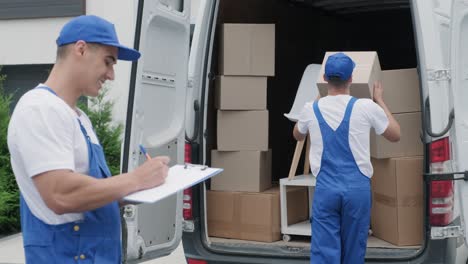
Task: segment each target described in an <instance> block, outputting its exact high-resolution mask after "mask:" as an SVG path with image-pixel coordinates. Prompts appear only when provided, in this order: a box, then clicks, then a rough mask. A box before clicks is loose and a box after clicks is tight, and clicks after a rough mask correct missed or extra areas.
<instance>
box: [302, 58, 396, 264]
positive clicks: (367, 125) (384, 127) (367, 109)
mask: <svg viewBox="0 0 468 264" xmlns="http://www.w3.org/2000/svg"><path fill="white" fill-rule="evenodd" d="M354 66H355V64H354V62H353V60H352V59H351V58H350V57H348V56H347V55H346V54H344V53H336V54H334V55H331V56H329V57H328V59H327V61H326V64H325V74H324V76H323V78H324V79H325V81H327V82H328V95H327V96H325V97H323V98H320V99H317V100H315V101H313V102H310V103H306V104H305V106H304V109H303V110H302V112H301V114H300V117H299V121H298V122H297V124H296V126H295V127H294V132H293V134H294V137H295V138H296V139H297V140H299V141H302V140H304V139H305V137H306V135H307V133H309V136H310V156H309V159H310V166H311V171H312V173H313V175H314V176H316V177H317V184H316V187H315V193H314V201H313V205H312V219H311V221H312V223H311V225H312V243H311V258H310V262H311V263H314V264H322V263H323V264H329V263H353V264H357V263H364V259H365V254H366V247H367V234H368V230H369V219H370V209H371V190H370V177H372V173H373V169H372V164H371V161H370V151H369V134H370V130H371V128H374V129H375V132H376V133H377V134H379V135H380V134H382V135H383V136H384V137H385V138H386V139H388V140H390V141H398V140H399V139H400V126H399V124H398V123H397V122H396V120H395V119H394V118H393V116H392V114H391V112H390V111H389V110H388V108H387V106H386V105H385V103H384V101H383V98H382V95H383V89H382V86H381V84H380V83H376V84H375V85H374V98H373V99H374V101H372V100H371V99H359V100H357V99H356V98H354V97H352V96H350V95H349V94H350V85H351V82H352V73H353V69H354Z"/></svg>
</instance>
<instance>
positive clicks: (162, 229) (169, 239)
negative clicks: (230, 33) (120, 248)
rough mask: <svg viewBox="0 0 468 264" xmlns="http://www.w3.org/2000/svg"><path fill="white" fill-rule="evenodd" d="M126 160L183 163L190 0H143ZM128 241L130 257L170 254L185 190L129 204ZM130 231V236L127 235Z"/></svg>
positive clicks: (127, 166) (129, 166)
mask: <svg viewBox="0 0 468 264" xmlns="http://www.w3.org/2000/svg"><path fill="white" fill-rule="evenodd" d="M137 23H138V24H137V27H136V28H137V29H139V31H138V30H137V33H136V37H135V39H136V43H138V45H135V46H136V48H137V49H139V50H140V52H141V53H142V57H141V59H140V60H139V61H138V62H136V63H134V64H133V69H132V75H133V76H132V80H133V82H132V83H131V91H130V94H129V103H128V110H127V113H128V116H127V124H126V130H125V139H124V153H123V157H124V158H123V161H122V164H124V166H123V167H124V172H126V171H125V170H127V171H129V172H131V171H132V170H134V169H135V168H136V167H138V166H139V165H140V164H142V163H144V162H145V160H146V157H145V155H143V153H141V152H140V150H139V145H140V144H142V145H143V146H144V147H145V148H146V149H147V152H148V154H149V155H150V156H152V157H154V156H162V155H166V156H169V157H170V159H171V162H170V166H172V165H175V164H182V163H183V162H184V154H185V153H184V145H185V109H186V107H185V105H186V92H187V82H188V78H187V76H188V74H187V73H188V56H189V41H190V0H172V1H154V0H147V1H140V2H139V8H138V17H137ZM124 219H125V224H126V229H125V230H124V237H123V241H124V245H126V254H127V255H126V258H127V259H128V260H138V259H148V258H156V257H159V256H163V255H168V254H170V253H171V252H172V251H173V250H174V249H175V248H177V246H178V245H179V243H180V240H181V236H182V192H179V193H177V194H175V195H172V196H170V197H168V198H165V199H164V200H162V201H160V202H158V203H154V204H140V205H126V206H125V208H124ZM125 235H126V236H125Z"/></svg>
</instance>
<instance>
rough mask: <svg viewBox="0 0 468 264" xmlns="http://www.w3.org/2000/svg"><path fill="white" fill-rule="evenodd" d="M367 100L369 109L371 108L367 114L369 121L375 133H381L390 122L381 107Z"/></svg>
mask: <svg viewBox="0 0 468 264" xmlns="http://www.w3.org/2000/svg"><path fill="white" fill-rule="evenodd" d="M369 101H370V104H369V109H370V110H371V111H370V115H369V119H370V123H371V125H372V127H373V128H374V129H375V133H376V134H377V135H381V134H382V133H383V132H385V130H386V129H387V127H388V125H389V123H390V122H389V120H388V117H387V115H386V114H385V111H384V110H383V109H382V107H380V106H379V105H378V104H376V103H374V102H373V101H371V100H369Z"/></svg>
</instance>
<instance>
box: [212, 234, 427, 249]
mask: <svg viewBox="0 0 468 264" xmlns="http://www.w3.org/2000/svg"><path fill="white" fill-rule="evenodd" d="M210 242H211V243H212V244H249V245H265V244H267V245H270V246H289V247H307V248H309V247H310V237H308V236H292V240H291V241H289V242H285V241H283V240H279V241H276V242H272V243H265V242H257V241H247V240H239V239H230V238H219V237H210ZM419 247H420V246H396V245H394V244H391V243H388V242H387V241H385V240H382V239H379V238H377V237H375V236H369V238H368V239H367V248H389V249H392V248H394V249H418V248H419Z"/></svg>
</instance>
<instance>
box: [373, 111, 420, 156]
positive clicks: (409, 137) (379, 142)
mask: <svg viewBox="0 0 468 264" xmlns="http://www.w3.org/2000/svg"><path fill="white" fill-rule="evenodd" d="M393 116H394V117H395V119H396V120H397V122H398V123H399V124H400V129H401V136H400V141H399V142H390V141H388V140H386V139H385V138H384V137H383V136H381V135H380V136H379V135H376V134H375V133H374V131H371V134H370V150H371V156H372V157H373V158H378V159H385V158H396V157H407V156H422V155H423V151H424V150H423V144H422V142H421V137H420V130H421V112H414V113H404V114H394V115H393Z"/></svg>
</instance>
